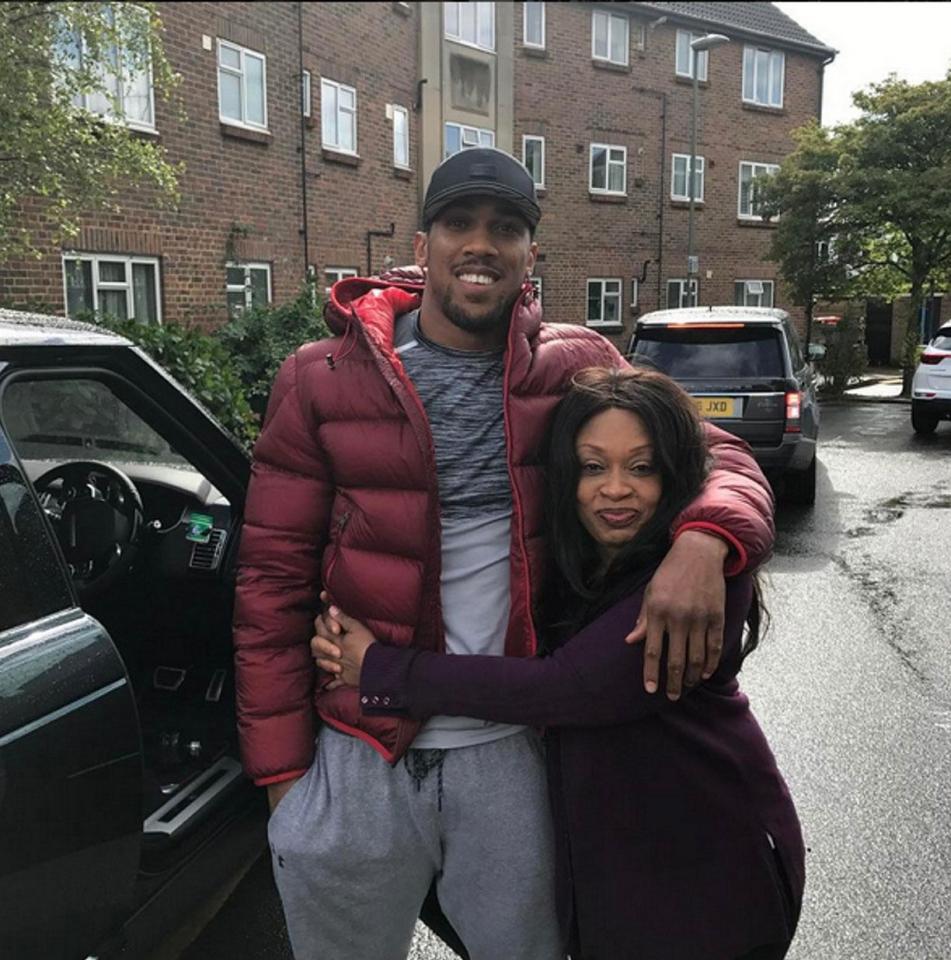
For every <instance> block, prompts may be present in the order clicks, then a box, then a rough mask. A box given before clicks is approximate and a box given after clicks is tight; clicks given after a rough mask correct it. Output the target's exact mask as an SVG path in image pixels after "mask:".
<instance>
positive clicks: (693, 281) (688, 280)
mask: <svg viewBox="0 0 951 960" xmlns="http://www.w3.org/2000/svg"><path fill="white" fill-rule="evenodd" d="M672 283H679V284H680V293H679V294H678V295H677V304H678V305H677V306H676V307H671V306H670V305H669V303H670V293H669V290H670V285H671V284H672ZM690 285H693V303H690V304H687V307H684V306H682V304H683V299H684V287H685V286H686V287H687V291H688V293H689V292H690ZM664 294H665V300H666V301H667V303H668V306H667V309H668V310H684V309H687V308H689V307H698V306H700V281H699V280H698V279H697V278H695V277H668V278H667V282H666V283H665V284H664Z"/></svg>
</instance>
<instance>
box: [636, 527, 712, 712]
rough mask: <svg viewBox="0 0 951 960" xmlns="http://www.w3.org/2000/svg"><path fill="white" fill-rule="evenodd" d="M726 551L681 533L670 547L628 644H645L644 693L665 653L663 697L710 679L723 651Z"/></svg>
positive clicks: (651, 689) (653, 685)
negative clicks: (664, 691)
mask: <svg viewBox="0 0 951 960" xmlns="http://www.w3.org/2000/svg"><path fill="white" fill-rule="evenodd" d="M728 552H729V548H728V547H727V545H726V543H724V542H723V541H722V540H721V539H720V538H719V537H715V536H711V535H710V534H706V533H701V532H700V531H699V530H687V531H686V532H684V533H682V534H681V535H680V536H679V537H677V539H676V540H675V541H674V543H673V545H672V546H671V548H670V551H669V552H668V553H667V556H666V557H665V558H664V562H663V563H662V564H661V565H660V566H659V567H658V568H657V572H656V573H655V574H654V577H653V579H652V580H651V582H650V583H649V584H648V586H647V590H646V592H645V593H644V603H643V605H642V606H641V614H640V616H639V617H638V620H637V623H636V625H635V627H634V630H633V631H632V632H631V633H630V634H628V636H627V637H626V638H625V639H626V640H627V642H628V643H637V642H639V641H641V640H644V641H645V646H644V689H645V690H647V692H648V693H655V692H656V690H657V682H658V679H659V677H658V674H659V668H660V657H661V653H662V652H663V648H664V634H665V633H666V634H667V635H668V647H667V696H668V698H669V699H671V700H677V699H679V697H680V693H681V690H682V688H683V684H684V683H686V685H687V686H688V687H692V686H694V685H695V684H696V683H697V682H698V681H699V680H700V677H701V675H702V676H703V679H704V680H706V679H707V678H708V677H710V676H712V674H713V672H714V671H715V670H716V668H717V665H718V664H719V662H720V653H721V652H722V650H723V616H724V608H725V605H726V580H725V579H724V576H723V561H724V560H725V559H726V556H727V553H728Z"/></svg>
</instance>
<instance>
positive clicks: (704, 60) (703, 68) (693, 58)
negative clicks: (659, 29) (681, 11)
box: [674, 30, 710, 83]
mask: <svg viewBox="0 0 951 960" xmlns="http://www.w3.org/2000/svg"><path fill="white" fill-rule="evenodd" d="M681 36H686V37H687V50H688V51H689V53H690V64H689V66H688V67H687V70H686V72H685V71H683V70H682V69H681V67H680V38H681ZM702 36H704V34H702V33H694V32H693V31H692V30H678V31H677V36H676V38H675V40H674V74H675V75H676V76H678V77H685V78H686V79H687V80H693V67H694V65H695V64H696V65H697V66H698V67H699V68H700V72H699V75H698V76H697V82H698V83H706V82H707V77H708V76H709V62H710V51H709V50H701V51H700V52H699V53H697V51H696V50H694V49H693V48H692V47H691V46H690V44H691V43H693V41H694V40H699V39H700V38H701V37H702Z"/></svg>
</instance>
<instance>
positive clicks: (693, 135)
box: [687, 33, 730, 296]
mask: <svg viewBox="0 0 951 960" xmlns="http://www.w3.org/2000/svg"><path fill="white" fill-rule="evenodd" d="M729 42H730V38H729V37H725V36H723V34H722V33H708V34H706V35H704V36H702V37H697V39H696V40H691V41H690V50H691V54H692V56H691V64H690V67H691V70H692V71H693V107H692V108H691V111H690V168H689V169H688V170H687V179H688V180H689V188H690V194H689V196H690V212H689V214H688V217H687V295H688V296H690V294H691V284H696V277H697V274H699V272H700V264H699V263H698V261H697V258H696V257H694V255H693V211H694V207H695V206H696V202H697V199H696V196H695V194H696V189H697V187H696V183H697V174H696V166H697V105H698V102H699V95H698V91H699V89H700V84H699V78H700V69H699V67H700V54H701V53H703V51H704V50H712V49H713V47H719V46H720V45H721V44H724V43H729ZM693 289H696V287H695V286H694V288H693Z"/></svg>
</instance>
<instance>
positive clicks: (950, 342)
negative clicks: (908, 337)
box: [931, 330, 951, 350]
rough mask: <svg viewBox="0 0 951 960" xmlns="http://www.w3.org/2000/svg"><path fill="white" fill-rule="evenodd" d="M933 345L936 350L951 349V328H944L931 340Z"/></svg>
mask: <svg viewBox="0 0 951 960" xmlns="http://www.w3.org/2000/svg"><path fill="white" fill-rule="evenodd" d="M931 346H932V347H934V348H935V350H951V330H947V331H945V330H942V331H940V332H939V333H938V335H937V336H936V337H935V338H934V340H932V341H931Z"/></svg>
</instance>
